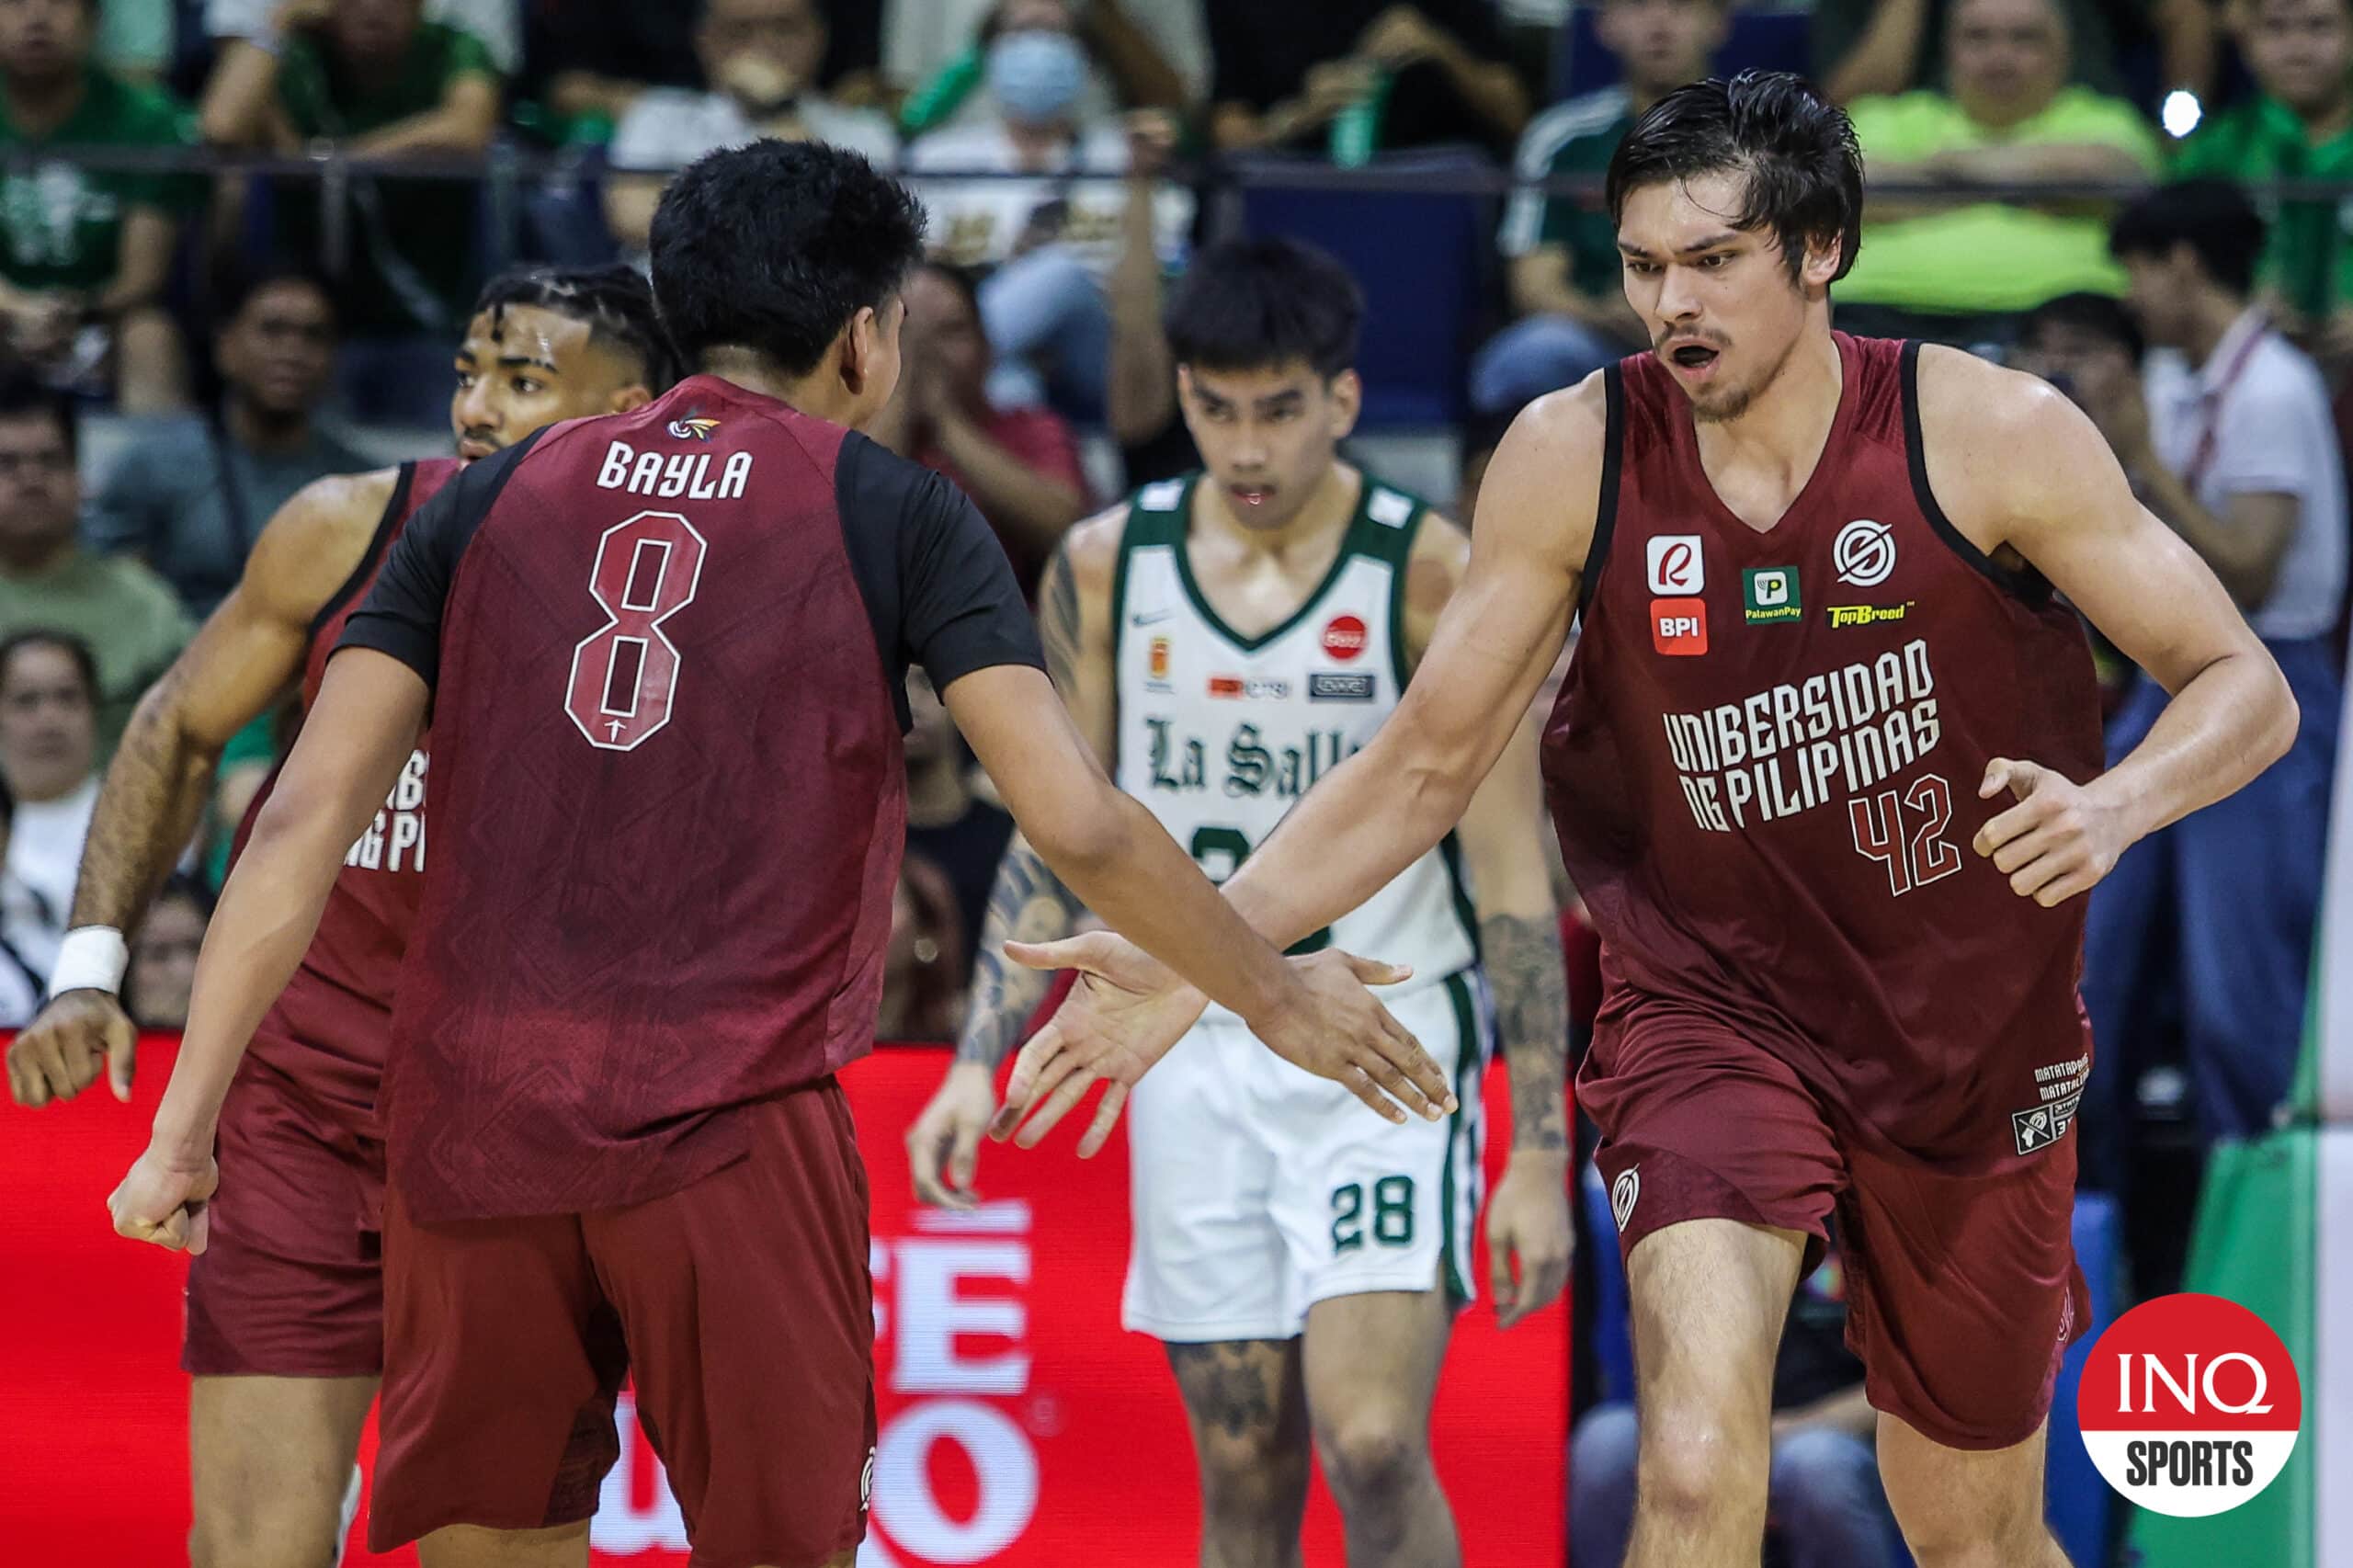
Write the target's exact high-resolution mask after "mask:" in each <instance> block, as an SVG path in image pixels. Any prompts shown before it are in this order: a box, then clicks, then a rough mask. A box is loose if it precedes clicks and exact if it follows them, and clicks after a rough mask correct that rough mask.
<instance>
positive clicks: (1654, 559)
mask: <svg viewBox="0 0 2353 1568" xmlns="http://www.w3.org/2000/svg"><path fill="white" fill-rule="evenodd" d="M1650 567H1651V592H1652V593H1654V594H1696V593H1699V591H1700V590H1702V589H1704V588H1705V587H1706V586H1707V585H1708V562H1707V558H1706V557H1704V556H1702V555H1701V554H1700V553H1699V535H1698V534H1654V535H1653V536H1652V537H1651V541H1650Z"/></svg>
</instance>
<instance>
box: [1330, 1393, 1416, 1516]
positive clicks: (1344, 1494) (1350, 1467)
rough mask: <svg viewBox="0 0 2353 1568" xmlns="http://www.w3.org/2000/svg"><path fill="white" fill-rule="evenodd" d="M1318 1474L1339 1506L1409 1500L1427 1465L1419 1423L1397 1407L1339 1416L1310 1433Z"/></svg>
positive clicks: (1359, 1506) (1384, 1503)
mask: <svg viewBox="0 0 2353 1568" xmlns="http://www.w3.org/2000/svg"><path fill="white" fill-rule="evenodd" d="M1316 1447H1317V1448H1318V1449H1320V1450H1321V1451H1322V1453H1323V1457H1324V1477H1325V1479H1326V1480H1328V1481H1329V1482H1330V1483H1331V1484H1332V1491H1333V1494H1335V1495H1336V1497H1337V1498H1338V1499H1339V1501H1340V1504H1341V1506H1343V1507H1345V1508H1349V1509H1351V1510H1359V1509H1363V1508H1368V1507H1370V1508H1379V1507H1381V1506H1384V1505H1388V1504H1403V1503H1404V1502H1406V1501H1408V1500H1410V1499H1411V1498H1412V1497H1413V1495H1414V1494H1415V1486H1416V1483H1418V1482H1419V1481H1420V1479H1421V1477H1422V1474H1423V1472H1424V1471H1427V1469H1428V1468H1429V1448H1428V1442H1427V1438H1426V1437H1424V1436H1423V1432H1422V1426H1421V1423H1420V1422H1418V1421H1415V1420H1413V1419H1412V1418H1410V1417H1409V1416H1407V1415H1405V1414H1404V1412H1402V1411H1395V1410H1378V1409H1376V1410H1367V1411H1361V1412H1355V1413H1351V1414H1349V1415H1343V1416H1341V1417H1340V1418H1339V1419H1338V1420H1336V1421H1335V1422H1333V1423H1332V1424H1331V1425H1330V1426H1327V1427H1325V1428H1324V1429H1323V1430H1322V1431H1320V1432H1319V1433H1318V1434H1317V1436H1316Z"/></svg>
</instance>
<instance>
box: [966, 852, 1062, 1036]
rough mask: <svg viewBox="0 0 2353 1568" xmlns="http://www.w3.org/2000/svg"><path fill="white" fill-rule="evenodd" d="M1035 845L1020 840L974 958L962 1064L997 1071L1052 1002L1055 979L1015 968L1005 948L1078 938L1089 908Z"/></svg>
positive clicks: (1002, 873) (993, 893) (1001, 876)
mask: <svg viewBox="0 0 2353 1568" xmlns="http://www.w3.org/2000/svg"><path fill="white" fill-rule="evenodd" d="M1084 907H1085V906H1084V905H1082V904H1081V903H1079V901H1078V898H1077V896H1076V895H1075V894H1074V893H1073V892H1071V891H1070V889H1068V888H1066V887H1064V886H1063V880H1062V879H1061V878H1060V877H1057V876H1056V875H1054V873H1053V871H1052V870H1051V869H1050V868H1049V867H1048V866H1047V864H1046V862H1045V861H1044V860H1043V859H1042V858H1040V857H1039V854H1038V852H1037V851H1036V850H1035V849H1032V848H1030V847H1029V840H1027V839H1025V838H1023V837H1021V836H1020V835H1015V837H1014V840H1013V842H1012V844H1011V845H1009V846H1006V852H1005V860H1004V863H1003V864H1002V865H1000V866H998V868H997V872H996V885H995V887H994V888H992V889H991V890H990V892H989V907H988V914H987V915H985V916H984V917H983V919H982V921H981V940H980V945H979V947H978V948H977V949H975V950H974V952H973V954H972V1005H971V1006H970V1007H968V1008H967V1009H966V1011H965V1014H964V1028H963V1032H962V1034H961V1037H960V1038H959V1039H958V1040H957V1041H956V1060H957V1061H959V1062H979V1063H980V1064H981V1065H983V1066H984V1067H987V1068H989V1069H990V1070H991V1071H992V1072H994V1071H995V1068H996V1064H997V1063H998V1062H1002V1061H1004V1060H1005V1057H1006V1052H1008V1051H1011V1050H1012V1049H1013V1048H1014V1047H1015V1046H1017V1045H1018V1044H1020V1043H1021V1026H1022V1025H1024V1024H1026V1023H1028V1022H1029V1018H1030V1017H1031V1015H1033V1014H1034V1013H1036V1012H1037V1010H1038V1005H1039V1004H1040V1002H1043V1001H1044V1000H1045V999H1046V991H1047V988H1048V987H1049V986H1050V985H1051V984H1052V983H1053V977H1052V976H1051V974H1048V973H1046V972H1044V971H1040V970H1034V969H1030V968H1029V967H1028V966H1026V965H1023V964H1017V963H1015V962H1014V961H1013V960H1010V959H1008V958H1006V956H1005V944H1006V943H1007V942H1008V941H1015V942H1051V941H1053V940H1055V939H1056V938H1057V937H1067V936H1068V935H1070V930H1071V926H1073V925H1074V924H1075V923H1076V922H1077V919H1078V916H1079V915H1080V913H1081V911H1082V910H1083V909H1084Z"/></svg>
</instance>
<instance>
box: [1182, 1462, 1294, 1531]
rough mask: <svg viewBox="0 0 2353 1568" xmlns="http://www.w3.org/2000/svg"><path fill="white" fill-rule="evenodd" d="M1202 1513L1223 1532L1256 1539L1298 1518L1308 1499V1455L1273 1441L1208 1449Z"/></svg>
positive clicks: (1203, 1475) (1203, 1466) (1203, 1463)
mask: <svg viewBox="0 0 2353 1568" xmlns="http://www.w3.org/2000/svg"><path fill="white" fill-rule="evenodd" d="M1200 1459H1201V1509H1202V1512H1203V1513H1205V1514H1207V1515H1208V1516H1209V1517H1210V1518H1211V1521H1212V1522H1213V1523H1214V1524H1215V1525H1216V1526H1218V1527H1220V1528H1225V1529H1233V1530H1241V1531H1243V1532H1244V1533H1245V1534H1252V1535H1256V1533H1258V1532H1259V1531H1260V1530H1262V1529H1264V1528H1271V1527H1272V1526H1274V1525H1276V1524H1279V1522H1280V1521H1282V1520H1284V1519H1287V1518H1290V1517H1292V1516H1294V1515H1295V1514H1296V1513H1297V1512H1298V1510H1299V1506H1300V1503H1301V1501H1302V1499H1303V1498H1304V1497H1305V1495H1306V1494H1307V1456H1306V1454H1305V1453H1303V1452H1299V1451H1297V1450H1296V1449H1287V1448H1284V1447H1281V1446H1278V1445H1276V1444H1273V1443H1268V1442H1259V1441H1251V1440H1248V1439H1246V1438H1245V1439H1240V1440H1235V1441H1232V1442H1220V1443H1211V1444H1205V1445H1204V1446H1203V1449H1202V1452H1201V1456H1200Z"/></svg>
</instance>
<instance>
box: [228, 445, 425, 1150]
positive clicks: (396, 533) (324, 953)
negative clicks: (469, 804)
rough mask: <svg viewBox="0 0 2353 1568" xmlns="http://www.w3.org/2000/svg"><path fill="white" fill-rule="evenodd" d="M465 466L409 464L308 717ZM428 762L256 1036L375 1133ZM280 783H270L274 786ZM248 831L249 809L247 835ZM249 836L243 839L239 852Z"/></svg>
mask: <svg viewBox="0 0 2353 1568" xmlns="http://www.w3.org/2000/svg"><path fill="white" fill-rule="evenodd" d="M464 467H465V464H464V463H463V462H461V461H460V460H458V459H456V458H428V459H426V460H422V461H418V462H409V463H403V464H402V465H401V467H400V472H399V475H398V477H397V478H396V479H395V480H394V481H393V483H392V499H391V501H389V502H388V503H387V504H386V505H385V507H384V515H383V517H382V519H381V521H380V522H379V523H378V524H377V525H376V532H375V537H374V538H372V539H370V540H369V543H368V552H367V554H366V555H364V556H362V557H361V558H360V561H359V564H358V566H357V567H355V568H353V570H352V574H351V576H350V577H349V579H348V580H347V581H346V582H345V583H344V585H343V586H342V587H341V588H339V589H337V590H336V591H335V597H333V598H331V599H329V600H328V601H327V602H326V604H325V606H324V608H321V609H320V611H319V614H318V617H317V619H314V620H313V621H312V623H311V642H310V648H309V651H308V653H306V655H305V656H304V659H303V664H302V708H303V710H304V711H305V712H307V711H309V710H310V706H311V704H312V703H313V702H314V701H316V700H317V699H318V695H319V682H320V681H321V680H322V679H323V678H324V676H325V675H326V665H327V655H328V654H329V653H333V652H334V651H335V642H336V641H337V640H338V639H339V638H341V637H342V635H343V625H344V622H345V621H346V620H347V619H350V616H351V612H352V611H353V610H355V609H357V608H358V607H359V604H360V601H361V600H362V599H363V598H365V597H366V596H367V593H368V590H369V588H370V587H371V586H373V585H374V584H375V581H376V574H377V573H378V572H380V571H381V570H382V569H383V564H384V557H385V556H386V554H387V553H389V552H390V551H391V549H392V541H393V540H396V539H398V538H399V537H400V534H401V530H402V529H403V528H405V527H407V526H408V520H409V519H410V518H411V517H415V515H416V512H417V509H418V508H419V507H421V506H424V505H425V504H426V502H427V501H430V500H432V499H433V497H434V496H435V495H436V494H438V493H439V492H440V489H441V487H442V486H443V485H444V484H447V483H449V480H450V479H451V477H452V476H454V475H455V474H457V473H458V472H460V470H462V469H463V468H464ZM425 764H426V744H425V739H424V737H422V736H419V737H418V739H417V744H416V750H415V753H414V754H412V755H411V756H410V757H409V760H408V766H407V767H404V768H403V769H402V770H401V779H400V783H399V784H397V785H396V786H394V787H393V790H392V794H391V795H390V796H389V797H388V798H387V799H386V800H385V801H384V809H383V810H381V811H380V812H377V813H376V820H375V821H374V822H373V823H372V824H369V828H368V831H367V833H366V834H364V835H361V837H360V840H359V842H358V843H357V844H355V845H353V846H351V852H350V854H348V855H347V856H346V857H345V858H344V864H343V870H342V872H341V874H340V875H338V876H337V877H336V878H335V889H334V891H333V892H330V893H329V894H328V895H327V904H326V909H325V911H324V914H322V915H320V917H319V934H318V935H317V936H316V937H313V938H312V941H311V946H310V949H309V950H308V951H307V952H305V953H304V954H303V955H302V967H301V968H300V969H298V970H296V971H294V978H293V980H292V981H290V982H289V983H288V984H287V987H286V990H285V992H284V993H283V994H281V995H280V996H279V997H278V1004H277V1006H275V1007H273V1008H272V1009H271V1010H270V1013H269V1016H268V1017H267V1018H265V1019H264V1020H263V1022H262V1025H261V1028H259V1029H258V1030H257V1031H256V1034H255V1037H254V1042H253V1047H252V1050H251V1052H250V1054H252V1055H253V1056H255V1057H256V1058H257V1059H259V1060H260V1061H262V1062H267V1063H268V1064H269V1065H270V1066H272V1067H275V1068H277V1069H278V1070H279V1071H280V1072H283V1073H285V1074H287V1075H288V1076H290V1077H291V1078H293V1079H294V1080H295V1081H296V1082H297V1083H299V1084H301V1085H302V1086H303V1087H304V1088H305V1089H307V1090H308V1091H310V1092H311V1093H312V1094H313V1095H315V1096H318V1097H319V1098H321V1099H323V1100H325V1101H326V1102H327V1103H329V1104H331V1105H334V1106H335V1107H336V1108H339V1109H342V1110H344V1111H346V1112H347V1113H350V1114H351V1115H353V1116H354V1117H355V1118H356V1119H358V1121H359V1123H360V1124H361V1125H363V1126H367V1127H369V1128H370V1129H372V1128H373V1126H374V1121H375V1115H376V1089H377V1085H378V1081H379V1080H380V1079H381V1076H382V1074H383V1068H384V1042H385V1040H386V1039H387V1038H388V1036H389V1034H390V1030H391V1026H392V987H393V984H394V983H395V982H396V981H397V980H398V979H399V976H400V967H401V957H402V955H403V954H404V953H405V952H406V951H407V949H408V939H409V932H410V930H411V928H412V927H413V926H414V925H415V919H416V910H417V903H418V900H419V899H420V898H421V897H422V896H423V893H424V887H425ZM276 782H277V775H276V774H275V773H273V774H272V775H271V776H270V783H271V784H275V783H276ZM268 793H269V790H268V787H267V786H265V787H264V788H263V789H262V790H261V791H260V792H259V793H258V794H257V795H256V797H255V801H254V809H255V810H258V809H259V808H260V804H261V801H263V800H265V799H267V796H268ZM252 822H253V812H252V811H248V812H246V814H245V826H246V827H250V826H251V824H252ZM243 836H244V834H243V830H241V831H240V834H239V839H240V845H241V846H242V841H243Z"/></svg>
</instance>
